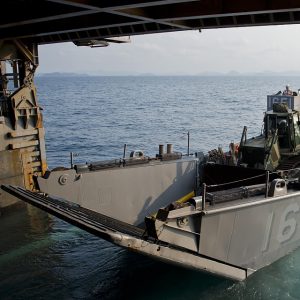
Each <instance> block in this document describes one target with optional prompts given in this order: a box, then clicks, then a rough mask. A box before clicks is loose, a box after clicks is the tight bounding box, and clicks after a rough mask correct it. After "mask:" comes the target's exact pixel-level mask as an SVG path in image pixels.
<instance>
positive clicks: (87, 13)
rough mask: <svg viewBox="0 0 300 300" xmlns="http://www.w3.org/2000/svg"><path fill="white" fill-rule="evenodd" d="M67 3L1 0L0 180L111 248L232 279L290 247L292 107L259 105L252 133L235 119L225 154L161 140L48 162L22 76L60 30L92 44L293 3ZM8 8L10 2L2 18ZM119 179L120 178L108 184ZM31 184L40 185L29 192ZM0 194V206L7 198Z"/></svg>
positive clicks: (31, 93)
mask: <svg viewBox="0 0 300 300" xmlns="http://www.w3.org/2000/svg"><path fill="white" fill-rule="evenodd" d="M79 2H80V3H79ZM79 2H78V1H73V0H68V1H64V0H48V1H38V2H32V1H21V0H14V1H4V2H3V3H2V4H1V8H2V11H5V12H7V15H3V16H2V18H1V21H0V75H1V81H0V140H1V144H0V146H1V147H0V162H1V170H0V179H1V182H2V183H6V185H3V186H2V187H3V189H4V190H5V191H7V192H8V193H10V194H12V195H14V196H16V197H18V198H20V199H22V200H24V201H27V202H29V203H31V204H33V205H36V206H38V207H40V208H42V209H44V210H46V211H48V212H50V213H52V214H54V215H56V216H58V217H61V218H62V219H64V220H66V221H68V222H70V223H71V224H74V225H76V226H79V227H81V228H83V229H85V230H87V231H89V232H91V233H94V234H96V235H98V236H100V237H103V238H105V239H107V240H110V241H112V242H113V243H115V244H117V245H120V246H122V247H126V248H128V249H131V250H134V251H137V252H141V253H143V254H147V255H150V256H152V257H155V258H159V259H162V260H165V261H167V262H174V263H178V264H181V265H184V266H190V267H194V268H197V269H201V270H207V271H210V272H213V273H216V274H219V275H222V276H226V277H230V278H235V279H239V280H241V279H244V278H246V277H247V276H248V275H250V274H252V273H253V272H254V271H255V270H257V269H259V268H261V267H263V266H265V265H267V264H269V263H271V262H273V261H274V260H276V259H278V258H279V257H281V256H283V255H285V254H286V253H288V252H289V251H291V250H293V249H295V248H296V247H298V246H299V243H300V236H299V235H300V233H299V230H298V226H297V224H298V222H299V217H298V216H299V204H300V203H299V202H300V193H299V182H298V181H299V176H298V170H297V169H296V170H294V169H292V170H291V168H295V167H298V154H299V153H298V151H299V147H298V145H299V141H298V140H297V139H298V132H297V130H298V129H299V128H298V127H297V126H298V123H297V118H298V111H297V109H296V107H292V106H291V105H290V104H289V105H288V106H284V105H279V106H277V107H276V106H273V107H272V108H273V112H269V110H268V111H267V113H266V117H265V129H264V132H263V134H262V135H261V136H259V137H256V138H254V139H252V140H251V139H250V140H249V139H247V138H246V129H245V130H244V134H243V138H242V141H241V143H240V145H239V149H238V153H237V154H238V155H237V157H235V153H236V150H237V149H236V147H235V145H232V147H231V153H230V154H228V156H226V154H225V155H224V153H222V151H221V149H218V150H217V151H212V152H211V153H210V155H209V156H208V157H207V158H206V157H205V156H204V155H202V154H200V155H197V157H191V156H186V157H185V156H184V157H181V155H180V154H179V153H174V152H173V151H169V153H168V152H167V154H165V153H162V152H160V153H159V155H158V156H157V157H155V158H149V157H144V156H143V155H141V156H140V157H132V159H130V158H123V159H122V160H117V161H113V162H112V161H109V162H97V163H89V164H87V165H76V166H72V168H69V169H63V170H60V171H59V170H56V171H53V172H48V171H46V169H47V166H46V157H45V144H44V128H43V122H42V113H41V108H40V107H39V105H38V101H37V97H36V89H35V86H34V83H33V78H34V73H35V70H36V68H37V66H38V63H39V61H38V51H37V50H38V45H39V44H50V43H58V42H66V41H72V42H73V43H74V44H76V45H78V46H84V45H85V46H90V47H99V46H107V45H108V44H109V43H110V42H115V43H122V42H124V41H123V40H122V38H121V39H120V38H117V37H118V36H120V37H124V36H128V35H137V34H145V33H156V32H171V31H178V30H189V29H197V30H199V31H201V30H202V29H207V28H225V27H238V26H255V25H279V24H297V23H299V21H300V14H299V11H300V7H299V4H298V2H297V1H288V2H287V1H254V2H253V1H244V2H241V1H235V0H233V1H229V2H228V1H223V0H218V1H186V0H174V1H148V2H147V1H139V2H138V3H137V1H130V0H128V1H124V3H123V4H110V3H104V4H103V3H101V4H97V3H92V2H91V1H88V0H86V1H85V0H83V1H79ZM16 7H17V8H18V11H19V12H22V13H20V14H18V13H16V14H14V16H13V17H11V16H10V15H9V13H10V12H15V11H16ZM36 12H38V13H36ZM7 62H9V64H10V65H11V68H10V69H11V71H7V69H6V68H7ZM9 80H10V81H11V82H13V86H14V89H13V90H10V88H9V84H8V83H9ZM279 110H280V111H279ZM280 114H282V115H280ZM280 118H282V120H280V122H278V120H279V119H280ZM215 154H217V155H215ZM215 160H217V161H215ZM220 162H221V163H220ZM103 174H107V175H108V177H109V178H110V179H111V182H112V183H114V185H113V186H112V185H109V184H108V183H107V182H105V176H103ZM224 174H225V175H226V176H225V175H224ZM120 182H122V184H123V189H122V190H121V189H117V194H114V193H115V192H114V190H115V189H114V188H115V186H117V185H118V184H119V183H120ZM142 182H143V183H144V185H141V186H138V184H140V183H142ZM145 182H146V183H147V188H145ZM149 183H150V184H149ZM9 184H14V185H21V186H24V187H26V189H24V188H21V187H15V186H12V185H9ZM98 184H99V188H98V189H97V190H96V189H95V186H98ZM38 187H39V188H40V189H41V190H42V191H44V193H36V192H33V190H35V189H36V188H38ZM124 191H125V192H126V193H125V194H124ZM45 193H49V194H52V193H53V195H54V196H49V195H46V194H45ZM126 194H127V195H128V199H127V200H126V201H125V205H124V201H123V202H122V200H124V198H126ZM5 195H6V196H7V194H5ZM0 197H1V198H0V204H1V206H3V205H9V204H8V203H9V202H7V200H6V199H4V198H3V195H2V194H0ZM62 198H66V200H63V199H62ZM127 206H128V207H129V208H130V209H128V207H127ZM160 207H161V208H160ZM241 241H242V243H241Z"/></svg>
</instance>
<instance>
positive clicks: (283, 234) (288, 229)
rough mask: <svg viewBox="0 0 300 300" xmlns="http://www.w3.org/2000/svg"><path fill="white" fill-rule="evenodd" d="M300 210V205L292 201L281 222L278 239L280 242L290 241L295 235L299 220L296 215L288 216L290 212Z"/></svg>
mask: <svg viewBox="0 0 300 300" xmlns="http://www.w3.org/2000/svg"><path fill="white" fill-rule="evenodd" d="M298 211H299V205H298V204H297V203H292V204H290V205H289V206H287V208H286V209H285V210H284V212H283V214H282V216H281V218H280V223H279V230H278V235H277V240H278V242H280V243H284V242H286V241H288V240H289V239H290V238H292V236H293V235H294V233H295V231H296V227H297V222H296V220H295V218H294V217H290V218H288V216H289V214H291V213H296V212H298Z"/></svg>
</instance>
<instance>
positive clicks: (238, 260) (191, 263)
mask: <svg viewBox="0 0 300 300" xmlns="http://www.w3.org/2000/svg"><path fill="white" fill-rule="evenodd" d="M3 188H4V189H5V190H6V191H8V192H10V193H12V194H13V195H15V196H17V197H18V198H20V199H22V200H25V201H27V202H29V203H31V204H33V205H36V206H38V207H40V208H42V209H44V210H46V211H48V212H50V213H52V214H54V215H56V216H58V217H61V218H62V219H64V220H66V221H68V222H70V223H71V224H74V225H76V226H79V227H81V228H83V229H85V230H87V231H89V232H91V233H93V234H96V235H98V236H100V237H102V238H104V239H106V240H109V241H111V242H113V243H114V244H116V245H119V246H122V247H125V248H128V249H130V250H132V251H135V252H139V253H142V254H145V255H149V256H151V257H153V258H156V259H160V260H163V261H166V262H168V263H174V264H179V265H182V266H185V267H191V268H196V269H200V270H204V271H208V272H211V273H214V274H217V275H220V276H224V277H228V278H232V279H235V280H244V279H245V278H247V277H248V276H249V275H251V274H252V273H253V272H255V271H256V270H258V269H260V268H262V267H264V266H266V265H268V264H270V263H272V262H274V261H276V260H277V259H279V258H281V257H282V256H284V255H286V254H288V253H289V252H291V251H293V250H295V249H296V248H297V247H299V245H300V230H299V228H298V224H299V222H300V216H299V215H300V192H299V191H297V190H283V192H282V191H280V192H279V193H277V194H276V191H275V192H274V193H273V195H272V196H270V197H268V198H265V196H264V195H259V196H255V197H249V198H245V199H238V200H234V201H228V202H225V203H216V204H214V205H211V204H209V203H205V201H204V203H202V197H196V198H193V200H192V201H190V202H189V203H186V205H183V206H181V207H178V208H174V209H173V210H170V211H167V213H166V214H162V213H161V210H160V211H159V212H158V213H157V216H156V218H154V217H151V218H148V221H149V222H146V225H147V233H148V236H144V234H143V233H144V231H140V229H139V228H137V227H135V226H133V225H126V224H127V223H123V222H121V221H120V220H118V219H115V218H109V217H107V216H105V215H102V214H99V213H95V212H94V211H91V210H87V209H85V208H82V207H81V206H79V205H75V206H74V204H72V203H70V202H66V201H59V200H57V199H53V198H51V197H44V196H37V195H36V194H34V193H31V192H28V191H25V190H23V189H20V188H14V187H8V186H5V187H3ZM255 188H256V187H255ZM256 189H257V188H256ZM204 204H205V205H204ZM83 216H84V217H83ZM151 226H152V227H151Z"/></svg>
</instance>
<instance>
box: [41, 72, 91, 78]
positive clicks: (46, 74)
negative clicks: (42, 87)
mask: <svg viewBox="0 0 300 300" xmlns="http://www.w3.org/2000/svg"><path fill="white" fill-rule="evenodd" d="M83 76H84V77H85V76H89V75H88V74H80V73H69V72H51V73H37V77H83Z"/></svg>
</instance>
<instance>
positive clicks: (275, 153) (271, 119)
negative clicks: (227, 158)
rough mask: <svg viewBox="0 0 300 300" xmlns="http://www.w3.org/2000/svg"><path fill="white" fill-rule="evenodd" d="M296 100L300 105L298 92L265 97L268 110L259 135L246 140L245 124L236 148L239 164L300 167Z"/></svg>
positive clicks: (264, 166)
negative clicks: (291, 94) (289, 94)
mask: <svg viewBox="0 0 300 300" xmlns="http://www.w3.org/2000/svg"><path fill="white" fill-rule="evenodd" d="M298 103H299V104H300V97H299V96H298V95H297V96H282V95H274V96H268V109H267V111H266V113H265V117H264V129H263V131H262V133H261V135H259V136H256V137H253V138H250V139H247V127H244V130H243V134H242V139H241V142H240V148H239V159H238V164H239V165H241V166H245V167H249V168H256V169H265V170H269V171H274V170H288V169H293V168H297V167H299V166H300V111H299V110H298V109H299V108H298V105H297V104H298ZM270 108H271V109H270Z"/></svg>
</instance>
